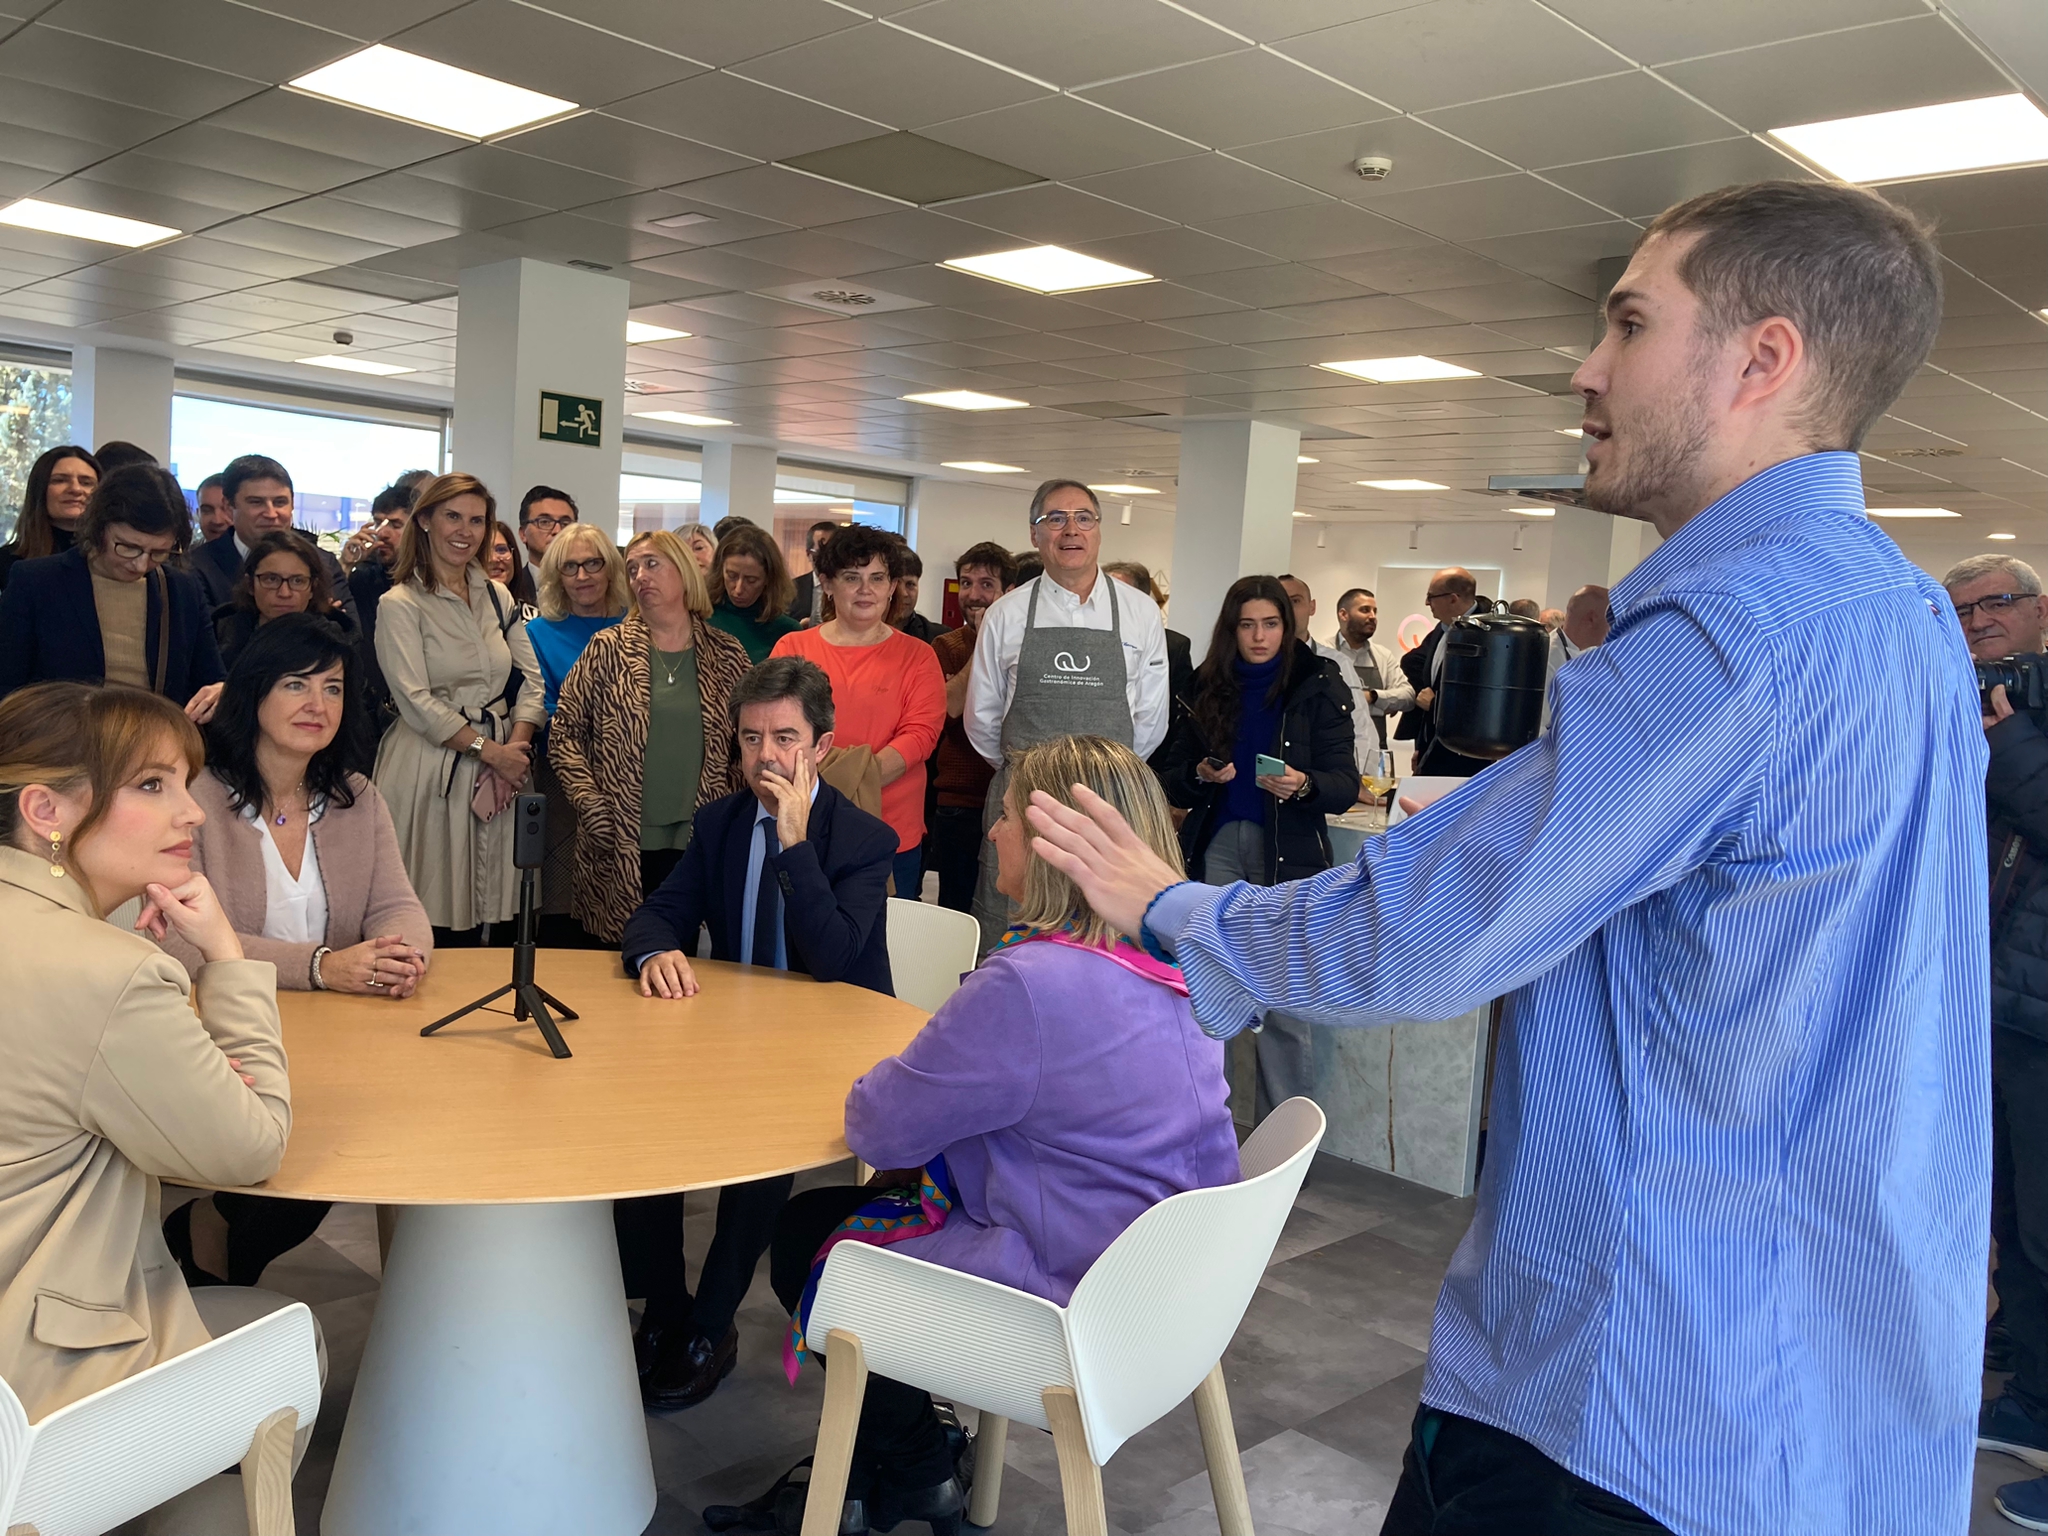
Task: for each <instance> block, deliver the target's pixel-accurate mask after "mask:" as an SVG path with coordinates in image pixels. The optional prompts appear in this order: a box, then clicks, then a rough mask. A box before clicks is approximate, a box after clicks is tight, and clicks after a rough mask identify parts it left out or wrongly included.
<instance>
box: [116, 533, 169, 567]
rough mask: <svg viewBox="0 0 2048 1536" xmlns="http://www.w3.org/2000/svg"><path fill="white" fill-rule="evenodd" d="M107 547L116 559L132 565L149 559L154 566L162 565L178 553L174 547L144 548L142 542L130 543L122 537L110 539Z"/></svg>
mask: <svg viewBox="0 0 2048 1536" xmlns="http://www.w3.org/2000/svg"><path fill="white" fill-rule="evenodd" d="M107 548H108V549H109V551H111V552H112V554H113V556H114V558H115V559H116V560H125V561H127V562H128V563H129V564H130V565H134V564H135V563H136V562H137V561H141V560H147V561H148V562H149V563H150V565H151V566H152V567H154V566H159V565H162V564H163V563H164V562H165V561H166V560H168V559H170V558H171V556H172V555H174V554H176V553H177V551H176V550H174V549H144V548H143V547H142V546H141V545H140V544H130V543H128V542H126V541H125V540H122V539H109V540H108V541H107Z"/></svg>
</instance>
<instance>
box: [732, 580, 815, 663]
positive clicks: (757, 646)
mask: <svg viewBox="0 0 2048 1536" xmlns="http://www.w3.org/2000/svg"><path fill="white" fill-rule="evenodd" d="M758 606H759V605H758V604H757V605H756V607H758ZM710 623H711V625H712V626H713V627H714V628H716V629H722V630H724V631H725V632H726V633H727V634H728V635H731V636H732V637H733V639H735V640H737V641H739V643H740V644H741V645H743V646H745V647H746V649H747V660H748V661H750V662H752V663H753V664H754V665H755V666H757V667H758V666H759V665H761V663H762V662H764V661H766V660H767V659H768V653H769V652H770V651H772V650H774V649H775V642H776V641H778V640H780V639H781V638H782V637H783V636H784V635H787V634H792V633H794V632H795V631H796V630H797V629H799V628H800V627H801V626H800V625H799V624H798V623H797V621H796V620H795V619H792V618H791V617H789V615H787V614H783V613H778V614H776V615H775V617H774V618H772V619H769V620H768V621H767V622H766V623H763V622H762V621H761V620H759V619H757V618H755V617H754V616H753V614H751V613H746V612H742V611H741V610H740V609H738V608H735V607H733V605H732V599H731V598H728V597H721V598H720V599H719V600H718V602H717V603H716V604H715V605H714V606H713V608H712V610H711V619H710Z"/></svg>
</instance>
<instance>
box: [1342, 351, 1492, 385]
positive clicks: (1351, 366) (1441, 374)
mask: <svg viewBox="0 0 2048 1536" xmlns="http://www.w3.org/2000/svg"><path fill="white" fill-rule="evenodd" d="M1316 366H1317V367H1318V368H1327V369H1328V370H1329V371H1330V372H1331V373H1348V374H1349V375H1351V377H1352V378H1354V379H1364V380H1366V381H1368V382H1369V383H1373V384H1425V383H1432V382H1434V381H1436V380H1438V379H1476V378H1478V377H1479V374H1478V371H1477V370H1476V369H1472V368H1460V367H1459V366H1458V365H1457V364H1456V363H1444V362H1439V361H1437V359H1435V358H1433V357H1361V358H1356V359H1353V360H1352V361H1350V362H1346V363H1317V364H1316Z"/></svg>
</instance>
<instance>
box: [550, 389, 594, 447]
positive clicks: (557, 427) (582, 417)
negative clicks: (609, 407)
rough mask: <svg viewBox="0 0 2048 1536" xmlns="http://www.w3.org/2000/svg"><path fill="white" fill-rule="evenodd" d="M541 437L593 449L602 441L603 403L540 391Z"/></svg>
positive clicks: (554, 441) (578, 396)
mask: <svg viewBox="0 0 2048 1536" xmlns="http://www.w3.org/2000/svg"><path fill="white" fill-rule="evenodd" d="M540 435H541V436H542V437H543V438H545V439H546V440H547V441H549V442H551V443H581V444H582V445H583V446H584V447H586V448H595V447H597V446H598V444H599V443H600V442H602V441H603V439H604V402H603V401H602V400H586V399H584V398H583V397H582V396H581V395H558V394H556V393H555V392H554V391H553V390H549V389H544V390H542V391H541V392H540Z"/></svg>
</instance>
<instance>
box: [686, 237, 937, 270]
mask: <svg viewBox="0 0 2048 1536" xmlns="http://www.w3.org/2000/svg"><path fill="white" fill-rule="evenodd" d="M719 249H721V250H725V251H730V252H732V253H733V254H734V255H736V256H745V257H747V258H749V259H750V260H754V261H766V262H772V263H774V264H775V265H777V266H782V267H790V268H793V269H795V270H796V271H798V272H801V273H803V274H804V275H806V276H808V277H856V276H858V275H859V274H861V273H863V272H879V271H883V270H885V269H887V268H890V267H895V266H899V265H901V264H902V260H903V258H902V257H900V256H898V255H896V254H895V253H894V252H893V251H884V250H878V249H876V248H875V247H874V246H872V245H860V244H858V243H856V242H854V241H852V240H841V239H838V238H836V237H834V236H832V235H827V234H821V233H819V232H818V231H816V230H809V229H802V230H792V231H790V232H789V233H787V234H780V235H763V236H761V237H760V238H758V239H754V240H741V241H739V242H737V243H736V244H733V245H726V246H721V247H719Z"/></svg>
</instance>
